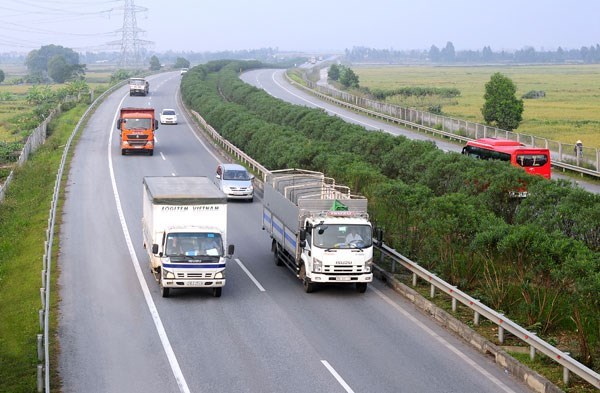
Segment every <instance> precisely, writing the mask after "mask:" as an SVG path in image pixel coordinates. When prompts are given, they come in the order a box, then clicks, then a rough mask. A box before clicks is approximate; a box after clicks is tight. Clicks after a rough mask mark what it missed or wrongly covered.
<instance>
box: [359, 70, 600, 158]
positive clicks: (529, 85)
mask: <svg viewBox="0 0 600 393" xmlns="http://www.w3.org/2000/svg"><path fill="white" fill-rule="evenodd" d="M352 70H353V71H354V72H355V73H356V74H357V75H358V77H359V80H360V85H361V86H363V87H368V88H370V89H374V88H380V89H394V88H400V87H414V86H422V87H454V88H457V89H459V90H460V92H461V96H460V97H458V98H456V99H453V100H448V101H439V100H438V101H437V102H436V103H438V104H442V111H443V113H444V115H446V116H451V117H456V118H460V119H465V120H469V121H473V122H478V123H483V116H482V115H481V107H482V106H483V102H484V100H483V94H484V93H485V84H486V83H487V82H488V81H489V80H490V77H491V76H492V74H494V73H495V72H500V73H502V74H504V75H506V76H507V77H509V78H510V79H511V80H512V81H513V82H514V83H515V85H516V86H517V97H519V98H520V97H521V95H523V94H525V93H527V92H528V91H530V90H543V91H545V92H546V97H545V98H540V99H535V100H532V99H527V100H524V103H525V111H524V112H523V122H522V123H521V125H520V127H519V128H518V129H517V130H515V131H517V132H520V133H523V134H530V135H537V136H541V137H545V138H548V139H552V140H556V141H560V142H564V143H574V142H575V141H576V140H578V139H581V140H582V141H583V143H584V145H586V146H593V147H600V65H597V64H596V65H553V66H473V67H468V66H460V67H458V66H456V67H455V66H438V67H434V66H357V65H353V66H352ZM389 102H392V103H396V104H400V105H406V106H419V107H420V108H419V109H423V105H425V106H426V105H428V104H435V103H434V102H431V103H429V102H418V101H412V102H411V101H405V102H398V100H393V99H390V100H389Z"/></svg>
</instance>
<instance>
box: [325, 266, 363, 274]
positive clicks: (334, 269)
mask: <svg viewBox="0 0 600 393" xmlns="http://www.w3.org/2000/svg"><path fill="white" fill-rule="evenodd" d="M362 272H363V267H362V266H360V265H358V266H348V265H345V266H344V265H325V267H324V268H323V273H325V274H344V273H345V274H354V273H362Z"/></svg>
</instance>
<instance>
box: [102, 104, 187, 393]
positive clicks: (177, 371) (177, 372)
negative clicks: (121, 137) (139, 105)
mask: <svg viewBox="0 0 600 393" xmlns="http://www.w3.org/2000/svg"><path fill="white" fill-rule="evenodd" d="M125 97H126V96H125ZM125 97H123V98H122V99H121V102H120V103H119V108H120V107H121V106H122V105H123V101H124V100H125ZM118 114H119V112H118V111H117V112H116V113H115V117H114V119H113V124H112V128H111V129H114V128H115V126H116V123H117V116H118ZM113 134H114V133H113V132H109V135H110V136H109V138H108V149H107V150H108V167H109V170H110V180H111V183H112V188H113V194H114V196H115V203H116V205H117V213H118V214H119V220H120V221H121V228H122V229H123V235H124V236H125V242H126V243H127V248H128V249H129V255H130V256H131V263H132V264H133V268H134V269H135V274H136V275H137V278H138V281H139V283H140V287H141V288H142V292H143V294H144V299H146V304H147V305H148V310H149V311H150V315H151V316H152V320H153V321H154V326H155V327H156V331H157V333H158V336H159V337H160V342H161V343H162V346H163V348H164V350H165V353H166V355H167V359H168V360H169V364H170V365H171V370H172V371H173V376H174V377H175V380H176V381H177V386H179V391H180V392H182V393H190V389H189V388H188V385H187V382H186V381H185V378H184V376H183V373H182V372H181V368H180V367H179V362H178V361H177V357H176V356H175V352H174V351H173V348H172V347H171V343H170V341H169V337H168V336H167V332H166V331H165V327H164V326H163V323H162V320H161V319H160V315H159V314H158V309H157V308H156V305H155V304H154V300H152V295H151V294H150V289H148V284H147V283H146V280H145V279H144V275H143V273H142V269H141V268H140V262H139V260H138V259H137V256H136V255H135V250H134V249H133V243H132V241H131V236H130V235H129V229H128V228H127V223H126V222H125V216H124V215H123V208H122V207H121V198H120V197H119V190H118V189H117V182H116V180H115V172H114V168H113V162H112V155H111V154H110V150H111V146H112V137H113Z"/></svg>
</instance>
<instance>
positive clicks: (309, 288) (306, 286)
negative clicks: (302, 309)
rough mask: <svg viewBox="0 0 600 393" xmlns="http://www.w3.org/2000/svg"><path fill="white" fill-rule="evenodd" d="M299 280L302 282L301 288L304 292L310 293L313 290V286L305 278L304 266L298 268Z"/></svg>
mask: <svg viewBox="0 0 600 393" xmlns="http://www.w3.org/2000/svg"><path fill="white" fill-rule="evenodd" d="M300 279H301V280H302V286H303V287H304V292H306V293H311V292H312V291H314V290H315V284H313V283H312V282H310V281H309V280H308V278H306V267H304V264H302V266H300Z"/></svg>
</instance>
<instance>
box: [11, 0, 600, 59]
mask: <svg viewBox="0 0 600 393" xmlns="http://www.w3.org/2000/svg"><path fill="white" fill-rule="evenodd" d="M130 1H133V2H134V3H135V6H136V7H137V8H146V9H147V10H146V11H143V12H142V11H139V12H136V13H135V15H136V23H137V27H138V28H139V29H141V30H144V32H140V33H139V35H138V38H141V39H144V40H147V41H152V42H153V45H152V46H150V47H148V48H149V49H150V50H154V51H158V52H163V51H167V50H169V49H171V50H174V51H196V52H204V51H211V52H214V51H222V50H239V49H258V48H266V47H271V48H279V49H280V50H286V51H287V50H297V51H304V52H311V51H314V52H318V51H343V50H344V49H346V48H352V47H353V46H366V47H371V48H378V49H384V48H387V49H396V50H403V49H429V48H430V47H431V45H436V46H438V47H439V48H442V47H444V46H445V45H446V42H448V41H451V42H452V43H453V44H454V47H455V49H456V50H464V49H481V48H483V47H484V46H487V45H489V46H491V48H492V50H494V51H499V50H502V49H504V50H514V49H522V48H523V47H526V46H532V47H534V48H535V49H536V50H541V49H545V50H549V49H556V48H558V47H559V46H561V47H562V48H563V49H571V48H577V49H578V48H580V47H581V46H590V45H595V44H597V43H600V0H571V1H566V0H500V1H499V0H494V1H488V0H454V1H453V0H410V1H407V0H300V1H293V2H292V1H288V0H252V1H248V0H220V1H219V0H217V1H215V0H211V1H203V0H130ZM125 3H126V1H125V0H112V1H100V0H98V1H94V0H54V1H48V0H0V52H12V51H17V52H28V51H30V50H31V49H37V48H39V47H40V46H42V45H47V44H56V45H62V46H65V47H69V48H73V49H75V50H77V51H81V52H85V51H100V50H119V48H120V46H119V45H118V44H117V45H112V46H109V45H107V43H110V42H111V41H113V42H120V40H121V38H122V34H123V33H122V31H120V30H122V28H123V25H124V12H123V10H124V7H125Z"/></svg>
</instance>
